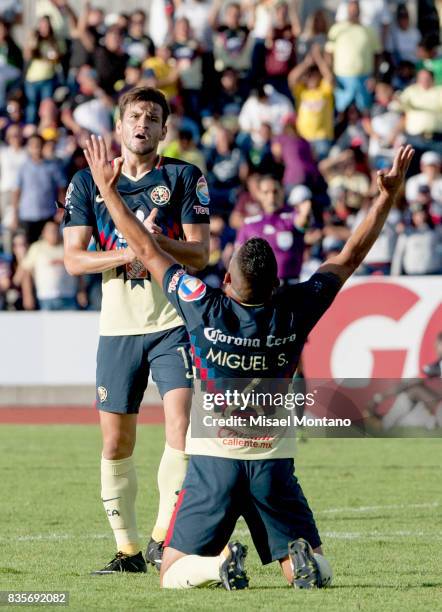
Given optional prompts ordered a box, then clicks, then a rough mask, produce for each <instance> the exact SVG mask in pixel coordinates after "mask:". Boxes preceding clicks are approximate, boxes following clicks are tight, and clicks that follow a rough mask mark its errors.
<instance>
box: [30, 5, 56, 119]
mask: <svg viewBox="0 0 442 612" xmlns="http://www.w3.org/2000/svg"><path fill="white" fill-rule="evenodd" d="M24 58H25V60H26V62H27V70H26V75H25V92H26V99H27V106H26V123H33V124H35V123H36V122H37V116H38V107H39V105H40V102H41V101H42V100H44V99H45V98H51V97H52V95H53V93H54V91H55V87H56V77H57V64H58V62H59V60H60V47H59V43H58V41H57V39H56V37H55V34H54V30H53V28H52V25H51V22H50V20H49V18H48V17H42V18H41V19H40V20H39V22H38V26H37V29H36V30H35V31H34V32H32V33H31V35H30V37H29V40H28V43H27V45H26V46H25V50H24Z"/></svg>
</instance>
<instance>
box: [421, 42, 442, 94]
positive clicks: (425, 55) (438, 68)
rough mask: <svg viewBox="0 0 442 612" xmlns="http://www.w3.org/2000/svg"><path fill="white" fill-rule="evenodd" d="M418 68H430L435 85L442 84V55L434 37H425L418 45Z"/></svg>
mask: <svg viewBox="0 0 442 612" xmlns="http://www.w3.org/2000/svg"><path fill="white" fill-rule="evenodd" d="M417 56H418V58H419V60H418V62H417V63H416V70H423V69H426V70H429V71H430V72H432V73H433V76H434V83H435V85H442V56H441V55H440V54H439V49H438V46H437V45H436V44H435V42H434V38H433V37H428V38H424V39H423V40H422V42H421V43H420V44H419V45H418V47H417Z"/></svg>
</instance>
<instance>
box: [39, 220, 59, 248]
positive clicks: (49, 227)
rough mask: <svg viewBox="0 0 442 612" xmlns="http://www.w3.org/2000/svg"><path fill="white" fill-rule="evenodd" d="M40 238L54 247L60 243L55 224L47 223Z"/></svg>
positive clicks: (57, 228)
mask: <svg viewBox="0 0 442 612" xmlns="http://www.w3.org/2000/svg"><path fill="white" fill-rule="evenodd" d="M42 238H43V240H45V241H46V242H47V243H48V244H50V245H51V246H56V245H57V244H59V243H60V242H61V237H60V230H59V227H58V225H57V224H56V223H54V222H52V221H49V222H48V223H46V225H45V226H44V228H43V232H42Z"/></svg>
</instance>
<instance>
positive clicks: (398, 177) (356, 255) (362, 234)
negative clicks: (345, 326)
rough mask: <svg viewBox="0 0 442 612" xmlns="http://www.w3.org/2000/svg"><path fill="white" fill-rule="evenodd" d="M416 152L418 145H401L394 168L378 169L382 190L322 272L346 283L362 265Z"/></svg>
mask: <svg viewBox="0 0 442 612" xmlns="http://www.w3.org/2000/svg"><path fill="white" fill-rule="evenodd" d="M413 155H414V149H413V148H412V147H411V146H410V145H407V146H406V147H401V148H400V149H399V151H398V152H397V154H396V157H395V159H394V163H393V168H392V169H391V170H390V171H389V172H387V171H380V172H378V187H379V191H380V193H379V196H378V197H377V199H376V200H375V202H374V204H373V205H372V207H371V209H370V211H369V213H368V215H367V216H366V217H365V219H364V221H363V222H362V223H361V224H360V225H359V226H358V227H357V228H356V230H355V231H354V233H353V234H352V235H351V236H350V238H349V239H348V240H347V242H346V243H345V246H344V248H343V249H342V251H341V253H339V255H336V257H332V258H331V259H329V260H328V261H327V262H326V263H324V264H322V266H320V268H319V270H318V272H321V273H326V272H331V273H333V274H335V275H336V276H338V277H339V278H340V280H341V282H343V283H344V282H345V281H346V280H347V279H348V278H349V277H350V276H351V275H352V274H353V272H354V271H355V270H356V269H357V268H358V267H359V266H360V265H361V263H362V262H363V260H364V259H365V257H366V255H367V253H368V251H369V250H370V249H371V247H372V246H373V244H374V243H375V241H376V239H377V238H378V236H379V234H380V233H381V231H382V228H383V227H384V224H385V221H386V220H387V217H388V213H389V212H390V210H391V208H392V206H393V204H394V203H395V201H396V197H397V195H398V193H399V191H400V190H401V188H402V186H403V184H404V179H405V175H406V173H407V170H408V168H409V166H410V162H411V160H412V158H413Z"/></svg>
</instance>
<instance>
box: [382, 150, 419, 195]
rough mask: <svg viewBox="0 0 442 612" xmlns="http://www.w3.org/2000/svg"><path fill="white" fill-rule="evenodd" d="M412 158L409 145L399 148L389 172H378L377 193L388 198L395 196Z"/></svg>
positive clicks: (412, 154)
mask: <svg viewBox="0 0 442 612" xmlns="http://www.w3.org/2000/svg"><path fill="white" fill-rule="evenodd" d="M413 156H414V149H413V147H412V146H411V145H407V146H406V147H400V149H399V150H398V152H397V153H396V157H395V158H394V162H393V168H392V169H391V170H390V171H388V172H387V171H386V170H380V171H379V172H378V176H377V183H378V187H379V191H380V192H381V193H382V194H384V195H388V196H393V197H394V196H396V195H397V193H398V191H399V190H400V189H401V187H402V186H403V184H404V180H405V175H406V174H407V170H408V168H409V167H410V163H411V160H412V159H413Z"/></svg>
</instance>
